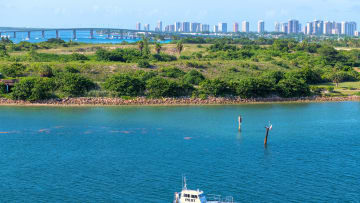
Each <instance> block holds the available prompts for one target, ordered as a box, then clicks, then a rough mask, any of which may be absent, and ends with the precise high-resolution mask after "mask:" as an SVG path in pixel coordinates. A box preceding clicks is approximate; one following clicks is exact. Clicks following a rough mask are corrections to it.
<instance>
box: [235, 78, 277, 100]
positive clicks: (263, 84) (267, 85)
mask: <svg viewBox="0 0 360 203" xmlns="http://www.w3.org/2000/svg"><path fill="white" fill-rule="evenodd" d="M274 85H275V83H274V81H272V80H271V79H268V78H264V77H260V78H247V79H244V80H241V81H240V82H238V83H235V87H234V88H235V90H236V94H237V95H239V96H240V97H243V98H251V97H266V96H269V95H271V94H272V93H273V91H274Z"/></svg>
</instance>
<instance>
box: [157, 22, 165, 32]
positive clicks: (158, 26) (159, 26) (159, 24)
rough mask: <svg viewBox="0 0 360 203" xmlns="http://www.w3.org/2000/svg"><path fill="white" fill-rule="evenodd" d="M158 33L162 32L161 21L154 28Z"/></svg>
mask: <svg viewBox="0 0 360 203" xmlns="http://www.w3.org/2000/svg"><path fill="white" fill-rule="evenodd" d="M156 28H157V30H158V32H162V31H163V23H162V21H159V22H158V24H157V26H156Z"/></svg>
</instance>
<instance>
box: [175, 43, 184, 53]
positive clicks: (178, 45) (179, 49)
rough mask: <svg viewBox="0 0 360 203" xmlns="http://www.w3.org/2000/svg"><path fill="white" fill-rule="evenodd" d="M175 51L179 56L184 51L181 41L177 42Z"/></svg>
mask: <svg viewBox="0 0 360 203" xmlns="http://www.w3.org/2000/svg"><path fill="white" fill-rule="evenodd" d="M176 49H177V51H178V52H179V55H181V52H182V50H183V49H184V45H183V43H182V41H179V42H178V43H177V44H176Z"/></svg>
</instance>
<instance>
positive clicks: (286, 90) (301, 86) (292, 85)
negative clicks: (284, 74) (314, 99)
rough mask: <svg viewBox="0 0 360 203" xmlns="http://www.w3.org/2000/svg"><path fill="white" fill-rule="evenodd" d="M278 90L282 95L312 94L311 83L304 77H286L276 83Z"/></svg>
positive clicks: (298, 95)
mask: <svg viewBox="0 0 360 203" xmlns="http://www.w3.org/2000/svg"><path fill="white" fill-rule="evenodd" d="M276 90H277V92H278V93H279V95H280V96H281V97H301V96H308V95H309V94H310V88H309V85H308V84H306V82H305V81H304V80H302V79H297V78H293V77H290V78H286V79H283V80H281V81H280V82H279V83H278V84H277V85H276Z"/></svg>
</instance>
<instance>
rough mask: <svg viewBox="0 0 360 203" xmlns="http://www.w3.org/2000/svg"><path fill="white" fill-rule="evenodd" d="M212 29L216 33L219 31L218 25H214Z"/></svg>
mask: <svg viewBox="0 0 360 203" xmlns="http://www.w3.org/2000/svg"><path fill="white" fill-rule="evenodd" d="M213 31H214V32H215V33H218V32H219V26H217V25H214V29H213Z"/></svg>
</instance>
